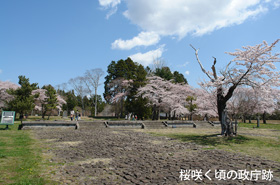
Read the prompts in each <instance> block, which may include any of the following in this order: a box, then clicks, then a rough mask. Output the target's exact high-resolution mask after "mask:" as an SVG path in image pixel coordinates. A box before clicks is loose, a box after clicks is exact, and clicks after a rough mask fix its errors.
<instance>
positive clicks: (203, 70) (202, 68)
mask: <svg viewBox="0 0 280 185" xmlns="http://www.w3.org/2000/svg"><path fill="white" fill-rule="evenodd" d="M190 46H191V47H192V48H193V49H194V51H195V56H196V60H197V62H198V63H199V65H200V68H201V70H202V72H203V73H205V74H206V75H207V76H208V78H210V80H211V81H212V82H214V81H215V80H214V79H213V78H212V77H211V76H210V75H209V73H208V72H206V70H205V69H204V67H203V66H202V64H201V62H200V60H199V58H198V50H199V49H196V48H195V47H193V45H191V44H190Z"/></svg>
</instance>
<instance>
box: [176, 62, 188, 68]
mask: <svg viewBox="0 0 280 185" xmlns="http://www.w3.org/2000/svg"><path fill="white" fill-rule="evenodd" d="M187 65H189V62H185V63H184V64H181V65H177V67H186V66H187Z"/></svg>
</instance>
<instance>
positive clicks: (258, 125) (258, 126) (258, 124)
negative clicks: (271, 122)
mask: <svg viewBox="0 0 280 185" xmlns="http://www.w3.org/2000/svg"><path fill="white" fill-rule="evenodd" d="M257 128H260V115H258V120H257Z"/></svg>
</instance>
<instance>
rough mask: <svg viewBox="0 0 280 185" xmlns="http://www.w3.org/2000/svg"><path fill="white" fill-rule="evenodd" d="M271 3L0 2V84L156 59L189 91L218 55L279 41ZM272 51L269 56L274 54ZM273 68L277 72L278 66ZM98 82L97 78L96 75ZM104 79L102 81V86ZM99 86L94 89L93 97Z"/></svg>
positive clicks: (275, 5) (59, 79)
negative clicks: (182, 77)
mask: <svg viewBox="0 0 280 185" xmlns="http://www.w3.org/2000/svg"><path fill="white" fill-rule="evenodd" d="M279 5H280V1H279V0H262V1H260V0H248V1H244V0H228V1H223V0H211V1H206V0H197V1H193V0H190V1H188V0H169V1H161V0H143V1H132V0H99V1H97V0H83V1H77V0H59V1H58V0H47V1H46V0H45V1H43V0H24V1H23V0H0V80H2V81H7V80H8V81H11V82H13V83H17V82H18V76H19V75H25V76H26V77H28V78H29V79H30V81H31V82H32V83H33V82H36V83H38V84H39V86H40V87H42V86H43V85H47V84H52V85H53V86H56V85H58V84H62V83H65V82H68V80H69V79H70V78H75V77H77V76H82V75H84V73H85V71H86V70H87V69H93V68H101V69H103V70H104V72H105V75H106V74H107V73H106V71H107V66H108V65H109V64H110V63H111V61H113V60H114V61H118V60H120V59H126V58H127V57H131V58H132V59H133V60H134V61H135V62H138V63H141V64H143V65H145V66H146V65H151V64H152V62H153V60H154V59H155V58H157V57H158V58H160V59H161V60H163V61H164V62H165V64H166V65H167V66H169V67H170V68H171V70H172V71H175V70H177V71H179V72H181V73H183V74H184V75H185V77H186V78H187V80H188V82H189V84H190V85H192V86H195V87H197V82H198V81H200V80H201V79H204V78H206V76H205V75H204V74H203V73H202V72H201V70H200V67H199V65H198V63H197V62H196V59H195V55H194V50H193V49H192V48H191V47H190V46H189V44H192V45H194V46H195V47H197V48H200V50H199V57H200V59H201V61H202V63H203V65H204V67H205V68H206V69H208V70H210V67H211V65H212V61H213V58H212V56H215V57H216V58H217V66H218V68H222V67H224V66H226V64H227V62H228V61H230V60H231V59H232V58H230V56H228V55H227V54H225V52H226V51H228V52H232V51H234V50H235V49H241V48H242V46H246V45H256V44H259V43H261V42H262V41H264V40H266V41H267V42H268V43H272V42H273V41H275V40H276V39H278V38H280V24H279V17H280V10H279ZM279 48H280V47H279V44H278V46H277V47H276V48H275V49H274V51H275V52H279V51H280V49H279ZM278 68H280V66H278ZM103 77H105V76H103ZM103 81H104V79H103V78H102V82H103ZM103 89H104V86H103V85H101V86H100V87H99V91H98V92H99V94H101V93H103Z"/></svg>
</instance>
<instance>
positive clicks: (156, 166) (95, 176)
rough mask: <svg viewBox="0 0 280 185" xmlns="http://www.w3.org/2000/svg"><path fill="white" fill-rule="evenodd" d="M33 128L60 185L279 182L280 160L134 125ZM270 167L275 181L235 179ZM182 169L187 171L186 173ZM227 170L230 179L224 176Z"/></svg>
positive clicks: (51, 170)
mask: <svg viewBox="0 0 280 185" xmlns="http://www.w3.org/2000/svg"><path fill="white" fill-rule="evenodd" d="M32 132H33V133H34V136H35V137H36V138H38V139H39V140H40V141H42V142H43V143H44V145H45V146H47V147H46V148H45V149H44V155H45V156H49V159H48V160H49V161H50V162H51V163H53V164H54V165H53V166H52V167H50V168H46V169H45V171H46V174H47V176H49V177H51V178H52V179H54V180H56V181H58V182H60V183H62V184H168V185H169V184H280V176H279V174H280V163H277V162H274V161H269V160H264V159H260V158H253V157H250V156H246V155H241V154H236V153H230V152H226V151H221V150H215V149H210V150H209V149H205V147H202V146H199V145H196V144H194V143H184V142H180V141H177V140H172V139H170V138H167V137H158V136H157V137H156V136H152V135H150V134H147V133H143V132H135V131H133V130H131V129H112V128H104V127H103V126H98V125H97V124H86V123H84V124H80V129H78V130H73V129H38V130H34V131H32ZM252 152H253V151H252ZM269 169H270V170H272V171H273V178H272V180H271V181H268V180H256V177H255V178H253V179H252V180H244V179H242V177H244V176H238V177H236V179H234V176H235V175H236V174H235V173H232V172H233V171H235V172H238V170H246V171H247V172H252V171H254V170H269ZM181 170H187V171H186V172H184V173H182V174H183V175H184V176H180V172H181ZM188 170H190V171H188ZM200 170H201V171H200ZM224 170H225V171H224ZM215 171H216V172H220V173H215ZM230 171H231V172H230ZM182 172H183V171H182ZM207 172H208V173H207ZM223 172H226V175H228V177H224V178H223V174H224V173H223ZM205 173H206V175H207V176H209V178H211V180H210V179H208V178H207V177H206V176H205ZM215 174H216V177H215ZM218 174H220V176H218ZM262 174H267V173H265V172H264V173H262ZM188 175H190V176H188ZM230 176H231V178H230V180H229V179H227V180H223V179H226V178H229V177H230ZM239 177H240V179H238V178H239ZM188 178H189V179H190V180H188ZM219 178H221V180H219ZM258 178H260V179H261V176H258ZM200 179H201V180H200ZM233 179H234V180H233Z"/></svg>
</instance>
